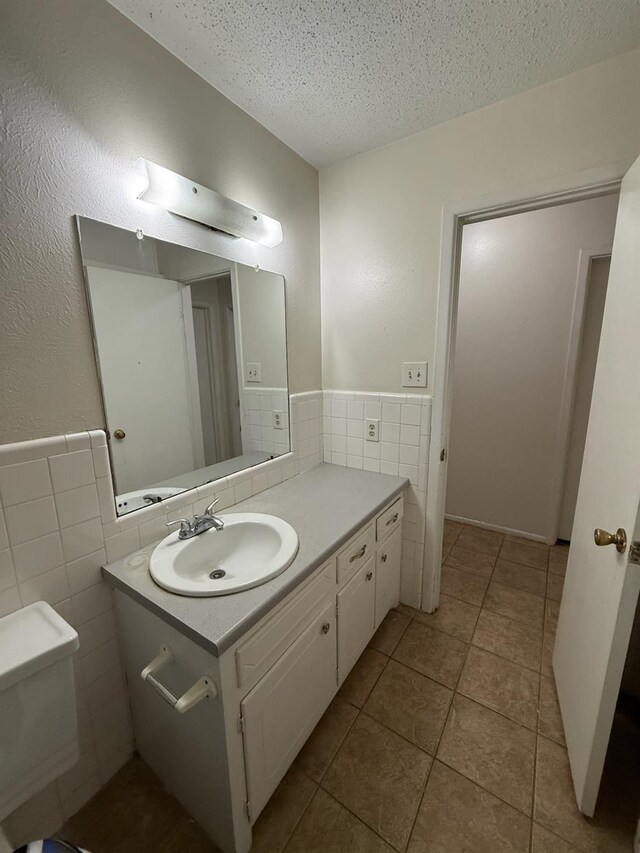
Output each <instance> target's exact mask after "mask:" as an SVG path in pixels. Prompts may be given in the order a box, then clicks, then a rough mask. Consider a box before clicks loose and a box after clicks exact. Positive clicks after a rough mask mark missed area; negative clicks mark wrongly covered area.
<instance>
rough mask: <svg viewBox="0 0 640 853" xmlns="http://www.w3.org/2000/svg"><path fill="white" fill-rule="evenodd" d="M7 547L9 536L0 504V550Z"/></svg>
mask: <svg viewBox="0 0 640 853" xmlns="http://www.w3.org/2000/svg"><path fill="white" fill-rule="evenodd" d="M8 547H9V536H8V535H7V526H6V524H5V523H4V512H3V510H2V506H0V550H2V551H4V549H5V548H8Z"/></svg>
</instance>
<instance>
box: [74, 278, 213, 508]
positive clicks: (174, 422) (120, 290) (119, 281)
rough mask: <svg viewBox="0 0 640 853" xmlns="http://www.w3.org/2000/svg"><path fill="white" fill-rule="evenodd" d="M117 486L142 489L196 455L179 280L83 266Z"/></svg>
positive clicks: (189, 466) (184, 467)
mask: <svg viewBox="0 0 640 853" xmlns="http://www.w3.org/2000/svg"><path fill="white" fill-rule="evenodd" d="M87 277H88V280H89V290H90V292H91V311H92V314H93V318H94V328H95V336H96V341H97V345H98V355H99V359H100V378H101V381H102V386H103V389H104V396H105V401H106V416H107V427H108V429H109V431H110V433H111V435H112V436H113V434H114V431H115V430H117V429H121V430H123V431H124V433H125V437H124V438H123V439H122V440H120V441H119V440H117V439H112V441H111V453H112V458H113V464H114V473H115V480H116V489H117V491H118V493H120V494H122V493H123V492H128V491H132V490H133V489H140V488H144V487H145V486H148V485H151V484H152V483H159V482H162V481H163V480H167V479H169V478H170V477H175V476H176V475H177V474H183V473H184V472H185V471H193V469H194V467H195V461H196V458H197V457H196V448H194V443H193V434H192V414H191V399H190V379H189V376H190V372H189V368H188V364H187V353H186V341H185V331H184V323H183V319H182V304H181V298H180V285H179V284H178V282H176V281H170V280H169V279H162V278H158V277H155V276H150V275H142V274H140V273H129V272H121V271H119V270H112V269H104V268H101V267H87Z"/></svg>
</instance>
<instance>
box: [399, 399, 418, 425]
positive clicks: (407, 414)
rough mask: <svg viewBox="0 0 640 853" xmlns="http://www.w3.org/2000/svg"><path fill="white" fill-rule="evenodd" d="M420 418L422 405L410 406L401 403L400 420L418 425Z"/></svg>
mask: <svg viewBox="0 0 640 853" xmlns="http://www.w3.org/2000/svg"><path fill="white" fill-rule="evenodd" d="M421 418H422V407H421V406H410V405H407V404H405V405H403V406H402V412H401V415H400V422H401V423H403V424H413V425H415V426H420V421H421Z"/></svg>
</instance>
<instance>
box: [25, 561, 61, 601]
mask: <svg viewBox="0 0 640 853" xmlns="http://www.w3.org/2000/svg"><path fill="white" fill-rule="evenodd" d="M18 587H19V589H20V598H21V599H22V604H23V606H24V607H26V606H27V605H28V604H33V602H34V601H46V602H47V603H48V604H57V603H58V602H59V601H62V600H63V599H65V598H69V584H68V582H67V572H66V569H65V567H64V566H60V568H58V569H53V571H51V572H46V573H45V574H43V575H38V576H37V577H35V578H31V579H30V580H28V581H24V583H19V584H18Z"/></svg>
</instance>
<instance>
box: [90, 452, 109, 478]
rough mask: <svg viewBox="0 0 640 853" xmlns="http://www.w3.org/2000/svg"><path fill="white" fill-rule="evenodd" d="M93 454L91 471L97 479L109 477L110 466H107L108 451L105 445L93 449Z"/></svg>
mask: <svg viewBox="0 0 640 853" xmlns="http://www.w3.org/2000/svg"><path fill="white" fill-rule="evenodd" d="M92 454H93V470H94V472H95V475H96V478H97V477H110V476H111V466H110V464H109V451H108V449H107V446H106V444H105V445H102V447H94V448H93V450H92Z"/></svg>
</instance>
